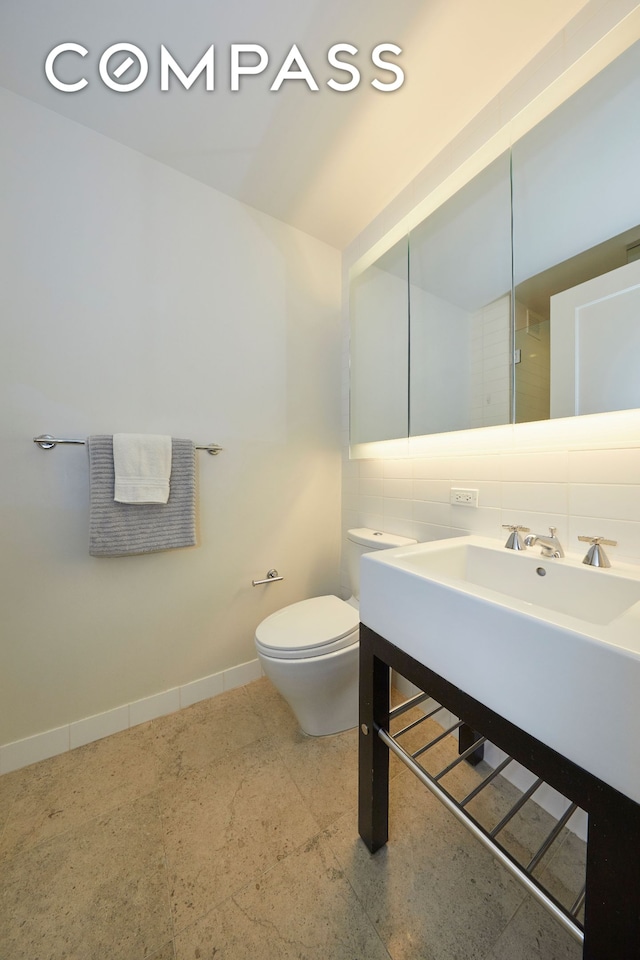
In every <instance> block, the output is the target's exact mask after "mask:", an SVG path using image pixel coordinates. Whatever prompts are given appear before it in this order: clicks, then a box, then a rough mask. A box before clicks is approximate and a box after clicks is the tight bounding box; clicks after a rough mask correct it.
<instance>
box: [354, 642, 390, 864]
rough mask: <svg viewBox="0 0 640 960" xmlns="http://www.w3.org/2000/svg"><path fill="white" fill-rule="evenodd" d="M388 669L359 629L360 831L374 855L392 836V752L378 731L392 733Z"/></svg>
mask: <svg viewBox="0 0 640 960" xmlns="http://www.w3.org/2000/svg"><path fill="white" fill-rule="evenodd" d="M389 679H390V677H389V666H388V664H386V663H384V662H383V661H382V660H379V659H378V658H377V657H376V656H374V653H373V645H372V642H371V639H370V636H369V631H368V628H367V627H365V626H364V624H361V625H360V729H359V731H358V736H359V743H358V748H359V749H358V831H359V833H360V836H361V837H362V839H363V840H364V842H365V843H366V845H367V847H368V848H369V850H370V852H371V853H375V852H376V850H379V849H380V847H383V846H384V845H385V843H386V842H387V839H388V836H389V750H388V749H387V747H386V746H385V744H384V743H383V742H382V740H381V739H380V738H379V737H378V735H377V733H376V729H377V728H378V727H382V728H383V729H385V730H388V729H389Z"/></svg>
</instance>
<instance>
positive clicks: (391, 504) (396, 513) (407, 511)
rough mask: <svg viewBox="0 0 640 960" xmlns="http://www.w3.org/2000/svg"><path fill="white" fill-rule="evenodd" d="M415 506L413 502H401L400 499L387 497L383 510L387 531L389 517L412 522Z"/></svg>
mask: <svg viewBox="0 0 640 960" xmlns="http://www.w3.org/2000/svg"><path fill="white" fill-rule="evenodd" d="M413 504H414V501H413V500H401V499H400V498H399V497H385V500H384V504H383V510H382V512H383V516H384V520H385V529H386V527H387V526H388V524H387V518H388V517H395V518H397V519H399V520H412V519H413Z"/></svg>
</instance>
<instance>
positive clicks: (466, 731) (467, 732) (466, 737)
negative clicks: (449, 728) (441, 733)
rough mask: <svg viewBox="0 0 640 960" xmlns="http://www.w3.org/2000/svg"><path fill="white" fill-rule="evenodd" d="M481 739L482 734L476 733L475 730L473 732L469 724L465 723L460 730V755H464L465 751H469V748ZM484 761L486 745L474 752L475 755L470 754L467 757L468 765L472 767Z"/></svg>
mask: <svg viewBox="0 0 640 960" xmlns="http://www.w3.org/2000/svg"><path fill="white" fill-rule="evenodd" d="M479 739H480V734H479V733H476V731H475V730H472V728H471V727H470V726H469V724H468V723H463V724H462V726H461V727H460V729H459V730H458V753H464V751H465V750H468V749H469V747H470V746H471V745H472V744H473V743H475V742H476V740H479ZM483 759H484V744H482V746H480V747H478V749H477V750H474V751H473V753H470V754H469V756H468V757H467V763H470V764H471V766H472V767H475V766H477V765H478V764H479V763H480V761H481V760H483Z"/></svg>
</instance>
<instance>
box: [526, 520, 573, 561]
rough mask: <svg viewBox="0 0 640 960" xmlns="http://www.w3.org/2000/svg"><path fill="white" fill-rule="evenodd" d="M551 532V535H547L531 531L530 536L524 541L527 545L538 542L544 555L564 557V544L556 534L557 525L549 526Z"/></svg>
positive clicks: (530, 545)
mask: <svg viewBox="0 0 640 960" xmlns="http://www.w3.org/2000/svg"><path fill="white" fill-rule="evenodd" d="M549 533H550V534H551V536H549V537H545V536H543V535H542V534H537V533H530V534H529V536H528V537H525V538H524V542H525V544H526V546H527V547H532V546H533V545H534V544H536V543H538V544H539V545H540V549H541V551H542V556H543V557H564V550H563V549H562V544H561V543H560V541H559V540H558V538H557V536H556V527H549Z"/></svg>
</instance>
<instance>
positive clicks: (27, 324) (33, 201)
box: [0, 93, 340, 744]
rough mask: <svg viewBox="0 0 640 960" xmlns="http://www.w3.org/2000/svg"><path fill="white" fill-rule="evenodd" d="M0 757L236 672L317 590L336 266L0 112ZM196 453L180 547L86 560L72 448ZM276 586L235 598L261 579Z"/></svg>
mask: <svg viewBox="0 0 640 960" xmlns="http://www.w3.org/2000/svg"><path fill="white" fill-rule="evenodd" d="M0 110H1V112H2V147H1V153H0V169H1V173H0V191H1V196H2V206H1V210H2V213H1V222H2V230H1V231H0V244H1V249H0V272H1V274H2V277H1V279H0V299H1V315H2V325H3V329H2V351H1V354H0V368H1V370H2V401H1V402H0V424H1V428H0V429H1V438H0V455H1V457H2V481H1V484H0V491H1V493H0V529H1V530H2V535H1V538H0V559H1V572H0V591H1V602H0V610H1V621H2V622H1V626H0V630H1V632H2V645H1V653H0V656H1V657H2V665H1V668H0V743H5V744H6V743H8V742H10V741H15V740H17V739H19V738H23V737H28V736H30V735H33V734H37V733H39V732H41V731H44V730H48V729H50V728H57V727H59V726H61V725H64V724H69V723H71V722H73V721H76V720H78V719H79V718H83V717H87V716H90V715H93V714H97V713H99V712H101V711H106V710H110V709H112V708H114V707H117V706H118V705H121V704H126V703H130V702H132V701H135V700H138V699H141V698H144V697H148V696H151V695H153V694H155V693H157V692H159V691H162V690H166V689H168V688H173V687H176V686H178V685H180V684H186V683H189V682H191V681H193V680H195V679H197V678H200V677H205V676H209V675H211V674H214V673H217V672H219V671H224V670H227V669H228V668H230V667H233V666H234V665H236V664H241V663H243V662H246V661H249V660H252V659H253V658H254V656H255V652H254V646H253V631H254V628H255V626H256V624H257V623H258V622H259V621H260V619H262V618H263V617H264V616H265V615H266V614H268V613H270V612H272V611H273V610H274V609H277V608H278V607H280V606H282V605H284V604H286V603H289V602H292V601H294V600H298V599H302V598H304V597H308V596H312V595H315V594H321V593H324V592H331V591H334V590H336V588H337V586H338V572H337V569H338V557H339V549H340V543H339V535H340V522H339V504H340V450H339V441H340V379H339V368H340V363H339V350H340V328H339V298H340V272H339V271H340V264H339V255H338V253H337V251H335V250H334V249H332V248H329V247H328V246H326V245H325V244H323V243H320V242H318V241H316V240H314V239H312V238H310V237H309V236H307V235H305V234H302V233H300V232H299V231H296V230H294V229H292V228H289V227H287V226H285V225H284V224H282V223H280V222H278V221H276V220H273V219H271V218H269V217H267V216H264V215H261V214H259V213H257V212H256V211H255V210H253V209H250V208H249V207H247V206H244V205H243V204H240V203H238V202H236V201H234V200H231V199H229V198H228V197H225V196H224V195H222V194H220V193H217V192H216V191H214V190H212V189H210V188H208V187H205V186H203V185H202V184H201V183H198V182H196V181H194V180H191V179H190V178H188V177H186V176H184V175H182V174H178V173H176V172H175V171H173V170H170V169H169V168H167V167H165V166H163V165H161V164H159V163H156V162H154V161H151V160H149V159H148V158H146V157H144V156H142V155H141V154H138V153H136V152H134V151H132V150H129V149H127V148H125V147H122V146H121V145H119V144H117V143H115V142H113V141H110V140H108V139H106V138H104V137H102V136H100V135H98V134H95V133H93V132H91V131H89V130H87V129H86V128H84V127H82V126H80V125H78V124H75V123H73V122H70V121H68V120H65V119H62V118H61V117H59V116H58V115H56V114H54V113H51V112H49V111H47V110H44V109H42V108H40V107H38V106H36V105H34V104H33V103H31V102H29V101H26V100H22V99H21V98H18V97H15V96H14V95H12V94H8V93H3V94H2V95H1V98H0ZM117 431H125V432H127V431H131V432H157V433H170V434H172V435H173V436H183V437H191V438H193V439H194V440H195V441H196V442H197V443H207V442H210V441H214V442H216V443H219V444H222V446H223V447H224V452H223V453H221V454H220V455H219V456H217V457H215V458H214V457H210V456H209V455H208V454H206V453H204V452H200V453H198V455H197V456H198V468H199V518H198V524H199V537H198V546H197V547H195V548H191V549H184V550H175V551H170V552H166V553H162V554H155V555H150V556H142V557H127V558H117V559H96V558H91V557H89V555H88V505H89V488H88V469H87V454H86V448H84V447H71V446H68V447H58V448H56V449H55V450H52V451H49V452H43V451H41V450H40V449H39V448H37V447H36V446H35V445H34V444H33V443H32V438H33V437H34V436H36V435H38V434H40V433H51V434H54V435H60V436H69V437H85V436H87V435H89V434H93V433H113V432H117ZM273 566H275V567H277V568H278V570H279V571H280V573H281V574H283V575H284V576H285V578H286V579H285V581H284V582H283V583H280V584H277V585H272V586H269V587H262V588H253V587H252V586H251V580H252V578H258V577H262V576H264V574H265V573H266V571H267V570H268V569H269V568H270V567H273Z"/></svg>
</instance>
